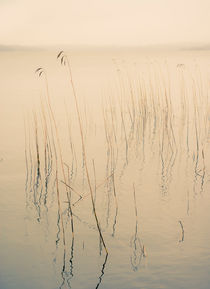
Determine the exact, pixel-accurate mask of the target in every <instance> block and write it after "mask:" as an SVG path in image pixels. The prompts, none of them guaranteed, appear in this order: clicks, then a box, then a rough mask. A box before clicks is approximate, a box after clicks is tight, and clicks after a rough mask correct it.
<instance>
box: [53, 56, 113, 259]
mask: <svg viewBox="0 0 210 289" xmlns="http://www.w3.org/2000/svg"><path fill="white" fill-rule="evenodd" d="M57 58H60V59H61V64H62V63H63V62H64V64H67V67H68V70H69V76H70V83H71V87H72V90H73V95H74V100H75V105H76V111H77V118H78V122H79V129H80V136H81V142H82V152H83V156H84V165H85V171H86V176H87V180H88V186H89V190H90V194H91V202H92V207H93V213H94V216H95V220H96V225H97V228H98V232H99V235H100V238H101V240H102V243H103V246H104V249H105V251H106V254H108V250H107V247H106V244H105V241H104V238H103V235H102V232H101V228H100V225H99V220H98V216H97V213H96V208H95V203H94V197H93V189H92V185H91V182H90V176H89V171H88V165H87V158H86V149H85V143H84V134H83V128H82V121H81V116H80V111H79V105H78V100H77V94H76V90H75V86H74V82H73V77H72V72H71V66H70V63H69V60H68V57H67V56H66V55H65V54H64V52H63V51H61V52H60V53H59V54H58V56H57ZM65 183H66V182H65Z"/></svg>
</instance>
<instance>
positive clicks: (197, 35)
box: [0, 0, 210, 47]
mask: <svg viewBox="0 0 210 289" xmlns="http://www.w3.org/2000/svg"><path fill="white" fill-rule="evenodd" d="M0 24H1V25H0V39H1V45H5V46H33V47H34V46H39V47H45V46H48V47H49V46H51V47H52V46H58V45H59V46H84V45H86V46H134V47H135V46H140V47H142V46H154V45H158V46H159V45H161V46H163V45H170V46H171V45H174V46H177V45H186V43H189V44H193V45H206V44H208V45H209V43H210V35H209V31H208V27H209V26H210V2H209V1H208V0H201V1H197V0H191V1H190V0H184V1H181V0H178V1H176V2H174V1H171V0H159V1H157V0H149V1H146V0H141V1H139V0H129V1H128V0H115V1H113V0H112V1H111V0H106V1H105V0H97V1H96V0H88V1H82V0H77V1H76V0H70V1H69V0H68V1H67V0H61V1H59V2H58V1H57V0H54V1H49V0H45V1H41V0H37V1H33V0H20V1H16V0H8V1H5V0H0Z"/></svg>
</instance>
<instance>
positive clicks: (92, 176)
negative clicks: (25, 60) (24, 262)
mask: <svg viewBox="0 0 210 289" xmlns="http://www.w3.org/2000/svg"><path fill="white" fill-rule="evenodd" d="M57 59H58V61H59V62H60V63H61V65H62V66H64V68H65V69H66V73H67V75H68V78H69V80H68V81H69V84H70V90H71V93H70V103H71V106H74V107H75V110H74V111H75V115H76V118H77V127H78V130H79V138H80V150H78V147H77V146H78V145H77V144H75V143H74V141H73V139H74V137H73V133H72V127H71V115H69V113H68V109H67V107H66V121H67V130H68V136H69V137H68V138H69V144H68V145H66V144H62V141H61V136H60V126H59V124H58V122H57V119H56V111H55V106H53V103H52V99H51V95H50V92H49V84H48V77H47V72H46V71H45V70H44V69H43V68H41V67H40V68H38V69H37V70H36V76H37V77H38V78H40V81H42V82H43V87H44V93H43V97H42V99H41V105H40V110H39V111H38V112H33V117H32V118H30V121H29V119H26V120H25V156H26V170H27V177H26V197H27V205H28V206H33V207H34V208H35V209H36V212H37V220H38V221H40V219H41V216H42V212H43V211H48V210H49V208H50V207H51V205H52V201H53V199H56V202H57V216H58V217H57V226H58V233H57V238H56V244H58V243H59V242H60V239H61V238H60V233H61V234H62V240H63V247H64V267H63V270H62V276H64V272H65V270H66V269H65V268H66V267H65V262H66V261H65V256H66V243H67V241H66V240H67V239H68V237H67V233H66V226H65V224H66V223H67V221H68V219H69V220H70V227H71V233H72V241H71V242H72V243H71V248H72V250H71V258H70V260H71V262H72V259H73V247H74V236H75V222H74V221H75V218H76V219H77V220H79V221H82V220H81V218H80V216H78V215H76V214H75V213H74V209H75V207H77V206H79V205H80V204H81V202H83V201H84V200H85V199H89V200H90V204H91V206H90V212H91V213H93V216H94V218H95V229H96V230H97V231H98V234H99V240H100V246H101V245H103V247H104V249H105V253H106V257H105V262H104V263H103V267H102V271H101V277H102V276H103V274H104V267H105V265H106V261H107V255H108V249H107V245H106V242H105V238H104V235H103V231H104V230H105V229H106V228H107V227H108V225H109V219H110V210H111V209H110V208H111V202H112V200H114V208H115V209H114V218H113V222H112V225H111V228H112V233H111V235H112V237H114V236H115V232H116V226H117V216H118V210H119V203H118V195H117V194H118V193H117V182H118V181H119V179H120V178H122V177H123V176H124V174H126V173H125V172H126V169H127V167H128V166H129V165H130V162H132V160H133V159H135V160H138V162H139V163H142V164H144V162H146V160H147V159H148V158H149V157H158V159H159V164H160V173H159V174H160V178H161V182H160V183H161V192H162V193H163V194H166V193H167V192H168V190H169V184H170V181H171V179H172V175H173V168H174V165H175V162H176V160H177V157H178V156H181V155H182V154H183V152H184V155H185V156H187V164H188V161H189V163H190V161H191V163H194V176H195V177H194V190H195V192H196V185H197V184H198V180H199V181H200V182H199V183H200V188H201V190H203V187H204V185H205V171H206V166H205V145H206V141H207V138H208V135H209V114H208V113H209V98H208V93H207V94H206V91H204V85H203V82H202V77H201V76H200V74H199V71H197V72H196V73H197V74H199V75H197V74H196V75H195V76H191V74H190V73H189V72H188V71H187V69H186V67H185V66H184V65H183V64H178V65H177V67H176V77H177V82H176V89H174V86H173V84H172V81H171V78H170V73H169V70H168V66H167V64H166V66H165V70H163V68H161V67H159V66H158V65H156V66H154V67H150V68H149V72H148V75H147V76H144V74H138V73H136V74H135V77H131V76H130V75H129V73H128V70H127V69H126V68H125V67H121V66H120V65H119V63H118V62H117V61H116V60H114V67H115V69H116V76H117V83H116V87H115V90H114V92H113V94H112V95H111V96H109V97H106V98H104V99H103V101H102V109H101V115H102V121H103V126H104V138H102V139H105V141H106V145H104V151H105V155H106V162H105V163H102V164H101V165H102V166H104V167H105V172H106V175H105V176H104V178H103V180H102V181H101V183H100V184H98V183H97V167H96V161H95V160H94V159H92V158H90V157H89V153H88V150H87V144H86V137H88V128H87V125H86V123H87V119H88V117H89V116H88V115H87V112H85V113H84V114H83V113H82V112H81V107H80V105H79V97H78V95H77V91H76V88H75V83H74V80H73V75H72V70H71V65H70V62H69V58H68V56H67V54H65V53H64V52H63V51H61V52H60V53H59V54H58V55H57ZM85 111H86V109H85ZM84 120H86V121H85V122H84ZM101 134H102V132H100V136H101ZM77 136H78V135H77ZM85 136H86V137H85ZM67 147H68V150H69V152H70V153H69V155H68V160H66V158H65V157H64V155H66V152H65V149H67ZM78 151H80V155H78ZM78 159H82V170H83V173H84V174H83V177H84V179H85V181H86V184H87V188H88V191H87V188H85V191H81V190H79V191H78V190H77V189H76V188H75V184H76V182H77V178H76V176H77V172H78V171H79V170H80V169H81V168H80V167H79V165H78V164H79V161H78ZM187 169H188V168H187ZM116 180H117V181H116ZM80 181H81V179H80ZM84 187H85V186H84ZM100 187H106V200H107V205H106V208H107V211H106V218H105V219H106V225H103V228H102V224H103V220H102V219H100V218H99V215H98V211H97V206H96V203H97V191H98V189H99V188H100ZM133 192H134V204H135V216H136V226H135V234H134V236H133V238H132V240H131V243H132V247H133V248H134V255H133V256H132V257H131V263H132V264H133V265H132V266H133V268H134V270H136V268H138V266H139V262H140V259H141V257H142V256H146V251H145V247H144V245H143V244H142V241H140V238H139V237H138V233H139V232H138V231H139V229H138V218H137V217H138V216H137V204H136V192H135V187H133ZM83 221H84V220H83ZM84 222H85V221H84ZM86 223H87V224H88V222H86ZM88 225H90V224H88ZM180 225H181V228H182V232H184V230H183V225H182V222H181V221H180ZM182 236H183V238H182V240H184V233H183V234H182ZM100 248H101V247H100ZM137 251H139V254H137ZM100 252H101V250H100ZM71 262H70V263H71ZM71 276H72V271H71V270H70V277H71ZM101 277H100V278H99V284H100V282H101ZM70 279H71V278H70ZM68 280H69V279H68ZM65 281H66V280H65V278H64V277H63V283H62V286H63V284H64V283H65ZM62 286H61V287H62ZM98 286H99V285H98Z"/></svg>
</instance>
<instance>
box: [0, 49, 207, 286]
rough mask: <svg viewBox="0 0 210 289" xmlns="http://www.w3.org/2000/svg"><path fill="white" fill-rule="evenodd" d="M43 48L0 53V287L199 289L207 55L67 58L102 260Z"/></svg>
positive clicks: (73, 121)
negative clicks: (42, 72) (40, 69)
mask: <svg viewBox="0 0 210 289" xmlns="http://www.w3.org/2000/svg"><path fill="white" fill-rule="evenodd" d="M56 53H57V52H56V51H55V52H53V51H50V52H49V51H42V52H39V51H13V52H11V51H10V52H6V51H5V52H1V53H0V61H1V67H0V75H1V80H0V81H1V85H0V115H1V122H0V132H1V145H0V193H1V197H0V220H1V226H0V260H1V261H0V288H1V289H7V288H8V289H13V288H15V289H19V288H21V289H24V288H26V289H29V288H30V289H33V288H45V289H48V288H49V289H54V288H99V287H100V288H123V289H128V288H129V289H133V288H146V289H147V288H148V289H151V288H191V289H192V288H196V289H197V288H199V289H204V288H209V281H210V277H209V266H210V254H209V252H210V229H209V218H210V213H209V212H210V202H209V201H210V195H209V188H210V162H209V157H210V125H209V124H210V123H209V121H210V115H209V108H210V106H209V96H210V95H209V93H210V65H209V63H210V52H209V51H176V52H172V51H170V52H152V51H150V52H145V51H144V52H143V51H137V50H133V51H127V50H121V51H111V50H110V51H105V50H104V51H102V50H101V51H70V52H68V53H67V55H68V57H69V60H70V63H71V68H72V73H73V78H74V84H75V87H76V93H77V97H78V101H79V109H80V113H81V118H82V125H83V134H84V142H85V148H86V156H87V166H88V170H89V174H90V180H91V185H92V188H93V193H94V194H93V195H94V201H95V205H96V212H97V215H98V218H99V222H100V227H101V230H102V234H103V237H104V240H105V243H106V246H107V249H108V252H109V254H108V257H107V256H106V254H105V250H104V249H103V246H102V244H101V242H100V238H99V234H98V231H97V226H96V222H95V219H94V216H93V210H92V204H91V198H90V195H89V187H88V183H87V177H86V171H85V165H84V157H83V154H82V146H81V136H80V133H79V126H78V119H77V114H76V109H75V101H74V95H73V93H72V87H71V83H70V81H69V73H68V69H67V67H62V66H61V65H60V63H59V60H57V59H56V56H57V54H56ZM38 67H43V68H44V70H45V72H46V75H47V80H48V86H49V96H50V101H51V103H52V108H53V113H54V117H55V120H56V125H57V127H58V134H57V135H56V131H55V126H54V123H53V120H52V117H51V116H50V111H49V106H48V101H47V90H46V81H45V79H44V77H43V75H42V76H41V77H40V78H39V77H38V75H37V74H35V73H34V72H35V70H36V69H37V68H38ZM41 103H42V104H43V106H42V105H41ZM44 115H45V117H46V127H45V118H44ZM35 119H37V125H36V122H35V121H34V120H35ZM24 123H25V128H24ZM36 127H37V135H36V129H35V128H36ZM46 131H47V138H45V137H46V135H45V132H46ZM36 137H37V142H38V147H39V161H40V167H39V169H40V173H37V169H38V162H37V147H36ZM58 138H59V142H60V144H61V151H59V146H58ZM46 144H48V145H49V146H48V147H47V146H46ZM45 148H48V150H47V160H45V157H46V155H45ZM49 148H50V149H49ZM60 152H61V153H62V160H63V162H64V163H65V165H64V170H65V176H66V179H67V180H68V184H69V185H71V187H72V188H73V189H74V191H76V192H79V194H81V195H82V196H84V195H85V194H87V197H85V198H82V199H81V200H80V201H78V203H76V204H75V205H74V206H72V211H73V220H74V238H72V232H71V219H70V217H69V212H68V203H67V196H66V189H65V185H64V184H63V183H62V182H61V181H64V176H63V173H62V167H61V165H60V163H61V162H60V159H61V158H60ZM56 156H57V160H58V167H57V170H58V185H59V191H60V202H61V212H60V215H59V211H58V205H57V193H56V181H55V180H56ZM113 173H114V179H113ZM46 184H47V186H46ZM96 187H97V189H95V188H96ZM74 191H72V192H71V203H72V204H73V203H75V202H76V201H77V200H78V195H77V194H76V193H75V192H74ZM115 196H116V197H115ZM135 199H136V201H135ZM61 219H62V220H63V222H64V231H65V244H64V242H63V234H62V223H61Z"/></svg>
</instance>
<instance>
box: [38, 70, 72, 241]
mask: <svg viewBox="0 0 210 289" xmlns="http://www.w3.org/2000/svg"><path fill="white" fill-rule="evenodd" d="M36 73H38V74H39V77H40V76H41V75H44V77H45V85H46V93H47V104H48V110H49V115H50V119H52V120H53V124H54V127H55V133H56V140H57V144H58V149H59V156H60V161H61V168H62V172H63V177H64V180H65V182H66V176H65V172H64V165H63V158H62V153H61V145H60V140H59V134H58V128H57V124H56V120H55V116H54V113H53V109H52V106H51V100H50V94H49V88H48V80H47V74H46V72H45V71H44V70H43V69H42V68H38V69H37V70H36ZM54 150H55V154H56V191H57V201H58V210H59V214H60V218H61V225H62V231H63V243H64V246H65V230H64V224H63V216H62V210H61V203H60V191H59V184H58V161H57V153H56V147H55V143H54ZM66 194H67V198H68V200H69V194H68V190H66ZM69 202H70V200H69ZM71 220H72V235H74V228H73V214H71Z"/></svg>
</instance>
